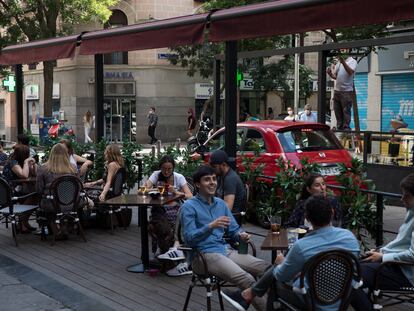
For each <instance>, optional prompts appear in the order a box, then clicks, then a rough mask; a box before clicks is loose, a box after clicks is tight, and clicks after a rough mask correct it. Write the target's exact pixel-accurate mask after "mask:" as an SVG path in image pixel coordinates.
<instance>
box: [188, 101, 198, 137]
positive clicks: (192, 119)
mask: <svg viewBox="0 0 414 311" xmlns="http://www.w3.org/2000/svg"><path fill="white" fill-rule="evenodd" d="M187 114H188V117H187V134H188V136H190V137H191V136H193V133H192V130H194V128H195V126H196V123H197V121H196V118H195V114H194V110H193V108H188V110H187Z"/></svg>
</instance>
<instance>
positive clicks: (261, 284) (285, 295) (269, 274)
mask: <svg viewBox="0 0 414 311" xmlns="http://www.w3.org/2000/svg"><path fill="white" fill-rule="evenodd" d="M275 267H276V266H271V267H270V268H269V269H267V271H266V272H265V273H264V274H263V275H262V276H261V277H260V279H259V280H258V281H257V282H256V283H254V284H253V286H252V292H253V294H254V295H255V296H259V297H262V296H263V295H264V294H266V293H267V291H268V290H269V289H270V288H271V287H272V284H273V282H276V297H280V298H282V299H283V300H285V301H286V302H287V303H289V304H291V305H293V306H295V307H297V308H299V309H305V308H306V304H305V300H304V297H303V295H301V294H296V293H295V292H294V291H292V290H290V289H289V288H286V287H285V286H284V285H283V284H282V283H281V282H278V281H277V280H276V279H275V277H274V275H273V269H274V268H275ZM276 297H275V298H276Z"/></svg>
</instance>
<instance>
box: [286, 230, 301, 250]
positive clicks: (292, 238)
mask: <svg viewBox="0 0 414 311" xmlns="http://www.w3.org/2000/svg"><path fill="white" fill-rule="evenodd" d="M298 237H299V231H298V229H295V228H290V229H288V234H287V239H288V245H289V247H291V246H292V245H293V244H295V243H296V241H297V240H298Z"/></svg>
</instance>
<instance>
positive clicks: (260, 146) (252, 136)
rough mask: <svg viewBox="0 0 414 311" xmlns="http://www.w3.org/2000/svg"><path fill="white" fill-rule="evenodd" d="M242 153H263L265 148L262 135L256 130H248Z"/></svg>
mask: <svg viewBox="0 0 414 311" xmlns="http://www.w3.org/2000/svg"><path fill="white" fill-rule="evenodd" d="M243 151H254V152H265V151H266V146H265V142H264V139H263V136H262V134H261V133H260V132H258V131H256V130H252V129H248V130H247V133H246V139H245V141H244V145H243Z"/></svg>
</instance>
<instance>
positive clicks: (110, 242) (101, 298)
mask: <svg viewBox="0 0 414 311" xmlns="http://www.w3.org/2000/svg"><path fill="white" fill-rule="evenodd" d="M246 229H247V230H253V231H259V232H261V233H264V232H265V230H263V229H261V228H257V227H254V226H250V225H247V228H246ZM86 237H87V239H88V242H87V243H85V242H83V241H81V239H80V237H78V236H71V237H70V239H69V240H67V241H59V242H56V244H55V245H54V246H51V245H50V243H49V242H44V241H41V240H40V237H39V236H35V235H31V234H30V235H19V236H18V238H19V243H20V245H19V247H15V246H14V244H13V240H12V238H11V234H10V229H9V230H7V229H5V227H4V225H2V226H1V227H0V262H2V258H3V259H5V258H6V257H7V260H9V259H11V260H10V262H14V263H15V264H17V268H16V265H14V266H13V265H11V266H9V267H8V269H9V270H10V271H14V272H15V273H20V278H23V279H25V280H26V281H27V282H29V283H30V284H29V285H31V286H32V287H34V288H36V289H38V290H41V291H42V292H44V293H45V294H47V295H49V296H51V297H53V298H55V299H57V300H59V301H62V300H63V303H64V304H65V305H67V306H68V307H69V308H71V309H73V310H89V311H93V310H99V311H103V310H117V311H127V310H128V311H129V310H140V311H141V310H142V311H145V310H158V311H161V310H181V309H182V306H183V304H184V300H185V296H186V293H187V289H188V285H189V282H190V276H184V277H178V278H171V277H168V276H165V275H161V274H160V275H158V276H155V277H152V276H150V275H149V274H147V273H145V274H134V273H130V272H127V271H125V268H126V267H127V266H129V265H131V264H134V263H137V262H138V257H139V254H140V251H139V250H140V232H139V229H138V227H137V215H136V213H134V215H133V224H132V225H131V226H130V227H129V228H128V229H127V230H123V229H117V230H115V234H114V235H110V234H109V232H108V231H104V230H97V229H90V230H87V231H86ZM262 240H263V238H261V237H255V238H254V242H255V244H256V245H257V248H258V250H259V248H260V243H261V241H262ZM258 256H259V257H261V258H263V259H265V260H268V261H270V251H265V252H263V251H260V250H259V252H258ZM3 261H4V260H3ZM13 267H14V268H13ZM13 269H14V270H13ZM17 270H19V271H20V272H19V271H17ZM23 270H24V271H25V272H23ZM26 270H27V271H26ZM30 271H31V272H32V274H30ZM33 272H34V273H35V274H34V275H35V276H32V275H33ZM40 276H41V277H40ZM41 279H44V280H46V281H43V282H42V281H41ZM65 289H67V290H66V291H65ZM69 289H70V290H69ZM69 291H71V292H72V294H70V295H69V296H70V297H66V299H65V295H66V292H69ZM81 302H85V303H84V304H82V303H81ZM86 306H87V307H86ZM91 306H92V307H91ZM93 306H94V307H93ZM225 307H226V309H227V310H232V308H231V307H230V306H229V305H227V304H226V305H225ZM0 309H1V308H0ZM218 309H219V305H218V300H217V295H216V294H214V295H213V310H218ZM189 310H206V305H205V290H204V289H201V288H196V289H194V291H193V294H192V297H191V301H190V305H189ZM389 310H392V309H389ZM394 310H397V309H395V308H394ZM401 310H402V309H401Z"/></svg>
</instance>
